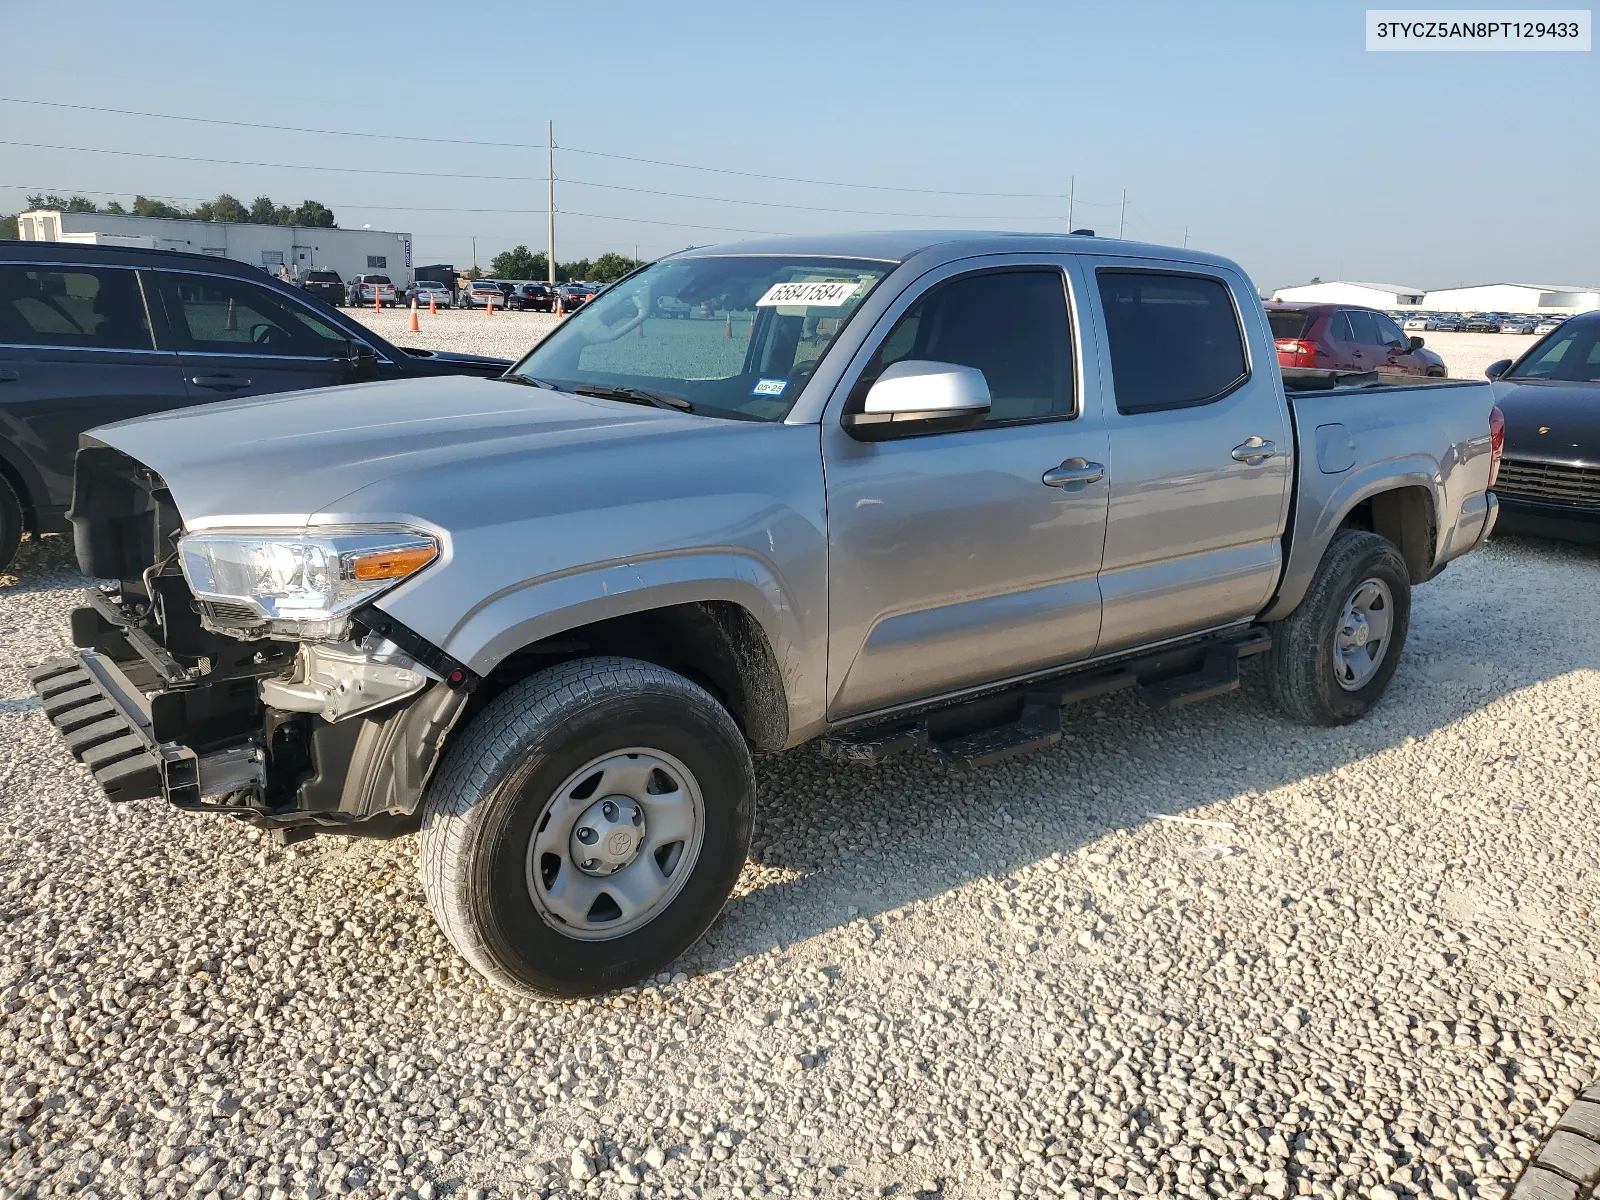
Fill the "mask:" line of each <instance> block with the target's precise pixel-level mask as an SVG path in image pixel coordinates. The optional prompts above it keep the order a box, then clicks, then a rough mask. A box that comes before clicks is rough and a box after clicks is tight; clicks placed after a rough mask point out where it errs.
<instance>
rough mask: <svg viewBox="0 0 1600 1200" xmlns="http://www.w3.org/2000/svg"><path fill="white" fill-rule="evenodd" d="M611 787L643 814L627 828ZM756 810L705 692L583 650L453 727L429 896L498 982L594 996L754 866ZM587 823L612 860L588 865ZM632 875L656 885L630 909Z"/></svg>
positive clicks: (626, 975) (666, 946)
mask: <svg viewBox="0 0 1600 1200" xmlns="http://www.w3.org/2000/svg"><path fill="white" fill-rule="evenodd" d="M597 777H604V778H603V779H602V778H597ZM635 781H637V782H635ZM663 785H670V786H663ZM586 789H587V790H586ZM602 789H603V790H602ZM652 789H654V791H653V792H652ZM608 796H609V797H610V798H611V799H612V800H618V801H620V802H621V803H622V804H623V805H624V806H625V807H626V806H628V805H632V807H633V810H636V811H638V812H639V813H641V814H648V815H647V816H641V817H639V818H637V819H636V820H635V821H634V822H633V824H631V825H630V824H629V823H628V821H627V819H626V816H627V813H626V812H624V814H623V816H620V817H619V816H618V815H617V813H616V807H617V806H616V805H614V804H611V801H610V800H608V799H607V797H608ZM635 796H637V797H642V799H641V800H640V801H638V802H635V801H634V800H633V799H631V797H635ZM658 805H659V806H660V807H659V808H658ZM584 806H586V807H584ZM602 808H607V809H608V811H607V813H606V814H604V816H601V815H597V814H598V813H599V810H600V809H602ZM754 810H755V772H754V768H753V767H752V764H751V761H750V752H749V750H748V748H747V747H746V745H745V742H744V737H743V735H742V734H741V733H740V732H739V727H738V726H737V725H736V724H735V723H734V720H733V718H732V717H731V716H730V715H729V714H728V711H727V710H726V709H725V708H723V707H722V706H721V705H720V704H718V703H717V701H716V700H714V699H713V698H712V697H711V696H710V694H708V693H707V692H706V691H705V690H704V689H703V688H701V687H699V686H698V685H696V684H694V683H692V682H690V681H689V680H687V679H685V678H683V677H682V676H681V675H677V674H674V673H673V672H671V671H668V670H666V669H664V668H662V667H658V666H654V665H652V664H650V663H645V662H639V661H636V660H633V659H626V658H592V659H579V660H576V661H573V662H569V663H564V664H562V665H560V666H557V667H552V668H551V669H549V670H547V671H541V672H540V673H539V674H537V675H534V676H532V677H530V678H528V679H525V680H523V681H522V682H521V683H518V684H517V685H515V686H514V687H512V688H510V689H509V690H507V691H506V692H504V693H502V694H501V695H499V696H497V697H496V698H495V699H494V700H492V701H491V702H490V703H489V704H488V705H487V706H486V707H485V708H484V709H483V711H482V712H480V713H479V714H477V716H476V717H474V718H473V720H472V722H471V724H470V725H468V726H467V728H466V729H465V730H464V731H463V732H462V733H461V734H460V735H458V740H457V741H455V743H454V744H453V745H452V746H451V747H450V749H449V750H448V752H447V754H446V757H445V760H444V762H443V763H442V764H441V766H440V770H439V774H438V777H437V778H436V779H435V780H434V782H433V784H432V785H431V786H430V788H429V789H428V794H427V797H426V798H425V800H424V802H423V823H422V838H421V843H422V844H421V856H420V870H421V875H422V886H423V891H424V892H425V894H426V895H427V897H428V904H429V906H430V908H431V909H432V910H433V915H434V918H435V920H437V921H438V923H439V927H440V928H441V929H442V930H443V931H444V934H445V936H446V937H448V938H449V939H450V942H451V944H452V945H454V946H455V948H456V950H457V951H459V952H460V954H461V956H462V957H463V958H465V959H466V960H467V961H468V962H469V963H471V964H472V966H473V967H474V968H475V969H476V970H477V971H478V972H479V973H481V974H482V975H483V976H484V977H485V978H486V979H488V980H489V982H490V983H492V984H495V985H497V986H499V987H502V988H506V989H508V990H510V991H513V992H519V993H523V994H530V995H535V996H544V997H550V998H563V999H566V998H574V997H579V996H593V995H598V994H600V993H603V992H607V991H611V990H612V989H615V988H619V987H626V986H628V985H630V984H634V983H638V982H639V981H641V980H643V979H645V978H647V977H648V976H650V975H652V974H654V973H655V972H656V971H659V970H660V969H661V968H662V967H664V966H666V965H667V964H668V963H670V962H671V961H672V960H673V959H675V958H677V957H678V956H679V955H680V954H682V953H683V952H684V951H685V950H687V949H688V948H689V947H690V946H691V945H693V944H694V942H695V941H697V940H698V939H699V937H700V935H701V934H703V933H704V932H705V931H706V929H707V928H708V927H709V926H710V925H711V922H712V921H714V920H715V919H716V917H717V914H718V913H720V912H721V911H722V906H723V905H724V904H725V903H726V902H727V899H728V896H729V894H730V893H731V892H732V890H733V885H734V882H735V881H736V880H737V879H738V877H739V872H740V870H741V869H742V868H743V866H744V861H745V856H746V854H747V852H748V851H749V848H750V835H751V828H752V822H753V819H754ZM607 818H609V819H611V820H613V822H614V823H612V824H610V825H606V824H604V823H603V821H604V819H607ZM669 822H676V829H672V830H670V831H669ZM586 823H590V824H589V827H588V828H585V827H584V826H585V824H586ZM696 826H697V828H694V827H696ZM596 827H598V828H599V831H600V836H599V838H598V840H597V839H596V838H595V836H594V834H595V829H596ZM619 829H622V830H627V831H630V832H624V833H622V834H620V836H621V837H622V840H623V842H627V841H628V839H629V838H630V837H633V838H635V839H636V840H635V843H634V845H633V846H632V847H631V851H630V848H629V847H628V846H626V845H624V846H621V847H618V845H617V843H616V842H615V841H614V838H616V837H617V836H619V833H618V830H619ZM691 829H693V832H688V831H689V830H691ZM679 831H683V835H682V836H681V837H680V838H679V839H678V840H677V841H675V842H672V843H671V844H670V845H662V846H661V847H660V848H657V846H656V843H655V842H654V841H653V839H654V838H657V837H666V838H671V836H672V833H673V832H679ZM585 833H587V834H589V835H590V836H589V837H588V839H587V840H588V841H589V843H591V844H592V845H595V846H596V847H597V849H596V850H594V851H586V852H593V853H599V852H600V851H602V850H603V851H606V852H611V851H613V850H615V851H616V854H617V858H616V859H615V860H614V861H613V862H612V863H611V864H603V863H600V862H599V861H598V860H590V861H586V862H584V863H583V869H580V867H579V865H578V864H579V862H580V860H579V859H578V857H577V854H578V852H580V851H581V850H582V847H581V846H580V844H579V841H580V839H583V837H584V834H585ZM630 852H631V854H632V857H631V859H630V858H629V854H630ZM663 855H665V857H664V858H663V857H662V856H663ZM590 867H596V868H599V872H600V873H601V874H599V877H598V878H597V872H595V871H591V870H589V869H588V868H590ZM610 867H615V873H614V874H613V875H609V876H607V875H603V872H604V871H605V870H607V869H609V868H610ZM663 880H665V883H663V882H662V881H663ZM610 881H616V882H615V883H612V882H610ZM621 886H627V887H629V888H631V889H632V890H633V892H634V896H635V898H636V899H638V898H639V897H641V896H642V897H645V899H644V900H641V901H640V903H641V907H640V909H639V912H638V913H637V914H635V915H634V916H633V917H632V918H631V920H630V918H629V916H628V915H627V914H626V913H625V912H624V911H623V910H622V907H621V903H620V901H619V899H618V897H624V896H625V894H624V893H623V892H622V891H621V890H619V889H620V887H621ZM558 910H561V911H564V912H565V913H566V914H567V919H563V917H562V916H561V915H560V912H558ZM613 910H614V911H615V914H616V915H615V916H613V915H612V912H613Z"/></svg>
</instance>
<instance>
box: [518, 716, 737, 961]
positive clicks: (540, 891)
mask: <svg viewBox="0 0 1600 1200" xmlns="http://www.w3.org/2000/svg"><path fill="white" fill-rule="evenodd" d="M534 828H535V832H534V835H533V837H532V838H531V839H530V840H529V843H528V856H527V882H528V895H529V897H530V898H531V899H532V901H533V906H534V908H535V909H536V910H537V911H538V913H539V915H540V916H541V917H543V918H544V919H545V921H546V922H547V923H548V924H549V925H550V926H551V927H552V928H554V929H556V930H558V931H559V932H560V933H562V934H564V935H565V936H567V937H570V938H576V939H578V940H580V941H609V940H611V939H612V938H619V937H622V936H624V935H626V934H628V933H631V932H633V931H634V930H636V929H638V928H639V927H640V926H642V925H645V924H647V923H648V922H649V921H650V920H651V919H652V918H654V917H655V916H656V915H657V914H658V913H659V912H660V911H661V910H662V909H663V908H665V907H666V906H667V905H668V904H670V903H671V902H672V900H673V898H674V897H675V896H677V894H678V892H679V891H680V890H681V889H682V887H683V885H684V883H685V882H686V881H687V880H688V878H689V876H690V874H691V873H692V872H693V870H694V864H695V860H696V859H697V858H699V856H700V843H701V839H702V837H703V834H704V829H705V801H704V800H703V798H702V797H701V794H700V785H699V783H698V782H697V781H696V779H695V777H694V775H693V774H692V773H691V772H690V771H689V769H688V768H687V767H686V766H684V765H683V763H681V762H680V761H679V760H678V759H676V758H674V757H673V756H672V755H670V754H667V753H666V752H664V751H661V750H652V749H647V748H631V749H627V750H621V751H617V752H616V753H613V754H607V755H603V756H602V757H600V758H596V759H594V760H592V761H590V762H588V763H586V764H585V765H584V766H582V767H580V768H579V769H578V770H576V771H574V772H573V773H572V774H571V775H570V776H568V777H567V780H566V782H564V783H563V784H562V785H561V786H560V787H559V788H557V789H556V791H555V793H554V794H553V795H552V796H551V797H550V799H549V800H547V801H546V802H545V806H544V811H543V812H542V813H541V814H540V817H539V820H538V823H537V824H536V825H535V827H534Z"/></svg>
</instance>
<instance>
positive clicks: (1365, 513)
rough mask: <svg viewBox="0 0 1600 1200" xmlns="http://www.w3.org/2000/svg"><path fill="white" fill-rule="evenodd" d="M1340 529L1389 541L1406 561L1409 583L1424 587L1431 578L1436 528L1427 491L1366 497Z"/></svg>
mask: <svg viewBox="0 0 1600 1200" xmlns="http://www.w3.org/2000/svg"><path fill="white" fill-rule="evenodd" d="M1339 528H1341V529H1365V530H1367V531H1369V532H1371V533H1376V534H1378V535H1379V536H1380V537H1385V538H1388V539H1389V540H1390V541H1391V542H1393V543H1394V544H1395V545H1396V546H1398V547H1399V549H1400V555H1401V557H1403V558H1404V559H1405V560H1406V572H1407V574H1409V575H1410V576H1411V582H1412V583H1425V582H1427V580H1428V579H1429V578H1431V577H1432V575H1433V549H1434V543H1435V541H1436V540H1437V529H1438V526H1437V524H1436V522H1435V521H1434V515H1433V497H1432V496H1430V495H1429V494H1428V490H1427V489H1426V488H1423V487H1402V488H1395V489H1394V490H1393V491H1388V492H1379V493H1378V494H1377V495H1376V496H1368V497H1367V498H1366V499H1365V500H1363V501H1362V502H1361V503H1360V504H1357V505H1356V506H1355V507H1354V508H1352V509H1351V510H1350V511H1349V512H1348V513H1346V514H1345V517H1344V520H1343V521H1341V522H1340V523H1339Z"/></svg>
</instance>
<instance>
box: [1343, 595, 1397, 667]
mask: <svg viewBox="0 0 1600 1200" xmlns="http://www.w3.org/2000/svg"><path fill="white" fill-rule="evenodd" d="M1393 615H1394V596H1393V594H1392V593H1391V592H1390V591H1389V585H1388V584H1387V583H1385V582H1384V581H1383V580H1381V579H1370V578H1369V579H1363V580H1362V581H1361V582H1360V583H1359V584H1357V585H1356V589H1355V591H1353V592H1351V593H1350V596H1349V598H1348V599H1347V600H1346V601H1345V602H1344V611H1343V612H1342V613H1341V614H1340V615H1339V624H1338V627H1337V628H1336V629H1335V630H1334V634H1333V661H1334V671H1333V677H1334V680H1335V682H1337V683H1338V685H1339V686H1340V687H1341V688H1343V689H1344V690H1345V691H1347V692H1356V691H1360V690H1361V689H1362V688H1363V687H1365V686H1366V685H1367V681H1368V680H1370V679H1371V678H1372V677H1373V676H1374V675H1376V674H1377V673H1378V668H1379V667H1380V666H1381V665H1382V664H1383V658H1384V655H1385V654H1386V653H1388V650H1389V630H1390V627H1391V625H1392V623H1393Z"/></svg>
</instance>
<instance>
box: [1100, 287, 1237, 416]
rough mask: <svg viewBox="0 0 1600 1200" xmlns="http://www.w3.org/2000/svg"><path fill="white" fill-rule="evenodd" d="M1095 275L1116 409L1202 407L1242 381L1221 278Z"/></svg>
mask: <svg viewBox="0 0 1600 1200" xmlns="http://www.w3.org/2000/svg"><path fill="white" fill-rule="evenodd" d="M1095 276H1096V280H1097V282H1098V283H1099V288H1100V303H1101V305H1102V308H1103V310H1104V312H1105V321H1106V337H1107V339H1108V340H1109V342H1110V345H1111V378H1112V386H1113V387H1114V389H1115V391H1116V397H1117V411H1118V412H1122V413H1147V412H1160V411H1162V410H1164V409H1173V408H1192V407H1194V406H1196V405H1200V404H1209V403H1211V402H1212V401H1214V400H1220V399H1222V397H1224V396H1226V395H1227V394H1228V393H1229V392H1231V391H1233V390H1234V389H1235V388H1236V387H1238V386H1239V385H1240V384H1241V383H1243V382H1244V381H1245V380H1246V379H1247V378H1249V369H1248V367H1247V366H1246V359H1245V351H1244V336H1243V334H1242V333H1241V332H1240V329H1239V317H1238V313H1237V311H1236V310H1235V308H1234V304H1233V296H1232V295H1231V293H1230V292H1229V291H1228V286H1227V284H1225V283H1223V282H1222V280H1220V279H1216V278H1213V277H1211V276H1206V275H1182V274H1169V273H1167V272H1161V271H1123V270H1114V269H1112V270H1100V271H1097V272H1096V273H1095Z"/></svg>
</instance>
